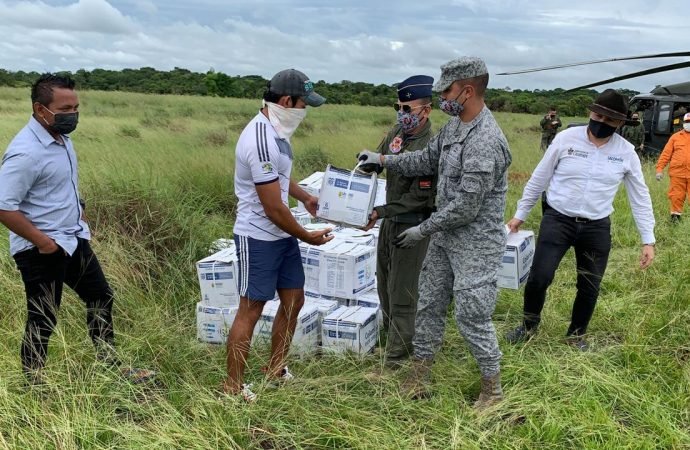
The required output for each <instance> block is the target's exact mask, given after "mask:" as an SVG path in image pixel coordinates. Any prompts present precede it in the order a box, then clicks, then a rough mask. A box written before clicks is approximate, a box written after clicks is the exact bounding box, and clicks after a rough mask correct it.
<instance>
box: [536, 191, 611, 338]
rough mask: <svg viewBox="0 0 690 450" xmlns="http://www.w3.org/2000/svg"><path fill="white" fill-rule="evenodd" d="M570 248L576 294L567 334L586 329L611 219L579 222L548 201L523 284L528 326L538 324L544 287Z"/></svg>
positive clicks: (604, 259)
mask: <svg viewBox="0 0 690 450" xmlns="http://www.w3.org/2000/svg"><path fill="white" fill-rule="evenodd" d="M570 247H574V248H575V259H576V263H577V294H576V296H575V303H574V304H573V313H572V319H571V322H570V327H569V328H568V333H567V334H568V335H581V334H584V333H585V332H586V331H587V326H588V325H589V321H590V319H591V318H592V314H593V313H594V307H595V305H596V303H597V298H598V297H599V285H600V284H601V279H602V278H603V276H604V271H605V270H606V264H607V262H608V258H609V252H610V251H611V220H610V219H609V218H608V217H606V218H604V219H601V220H596V221H591V222H578V221H576V220H575V219H574V218H572V217H568V216H564V215H563V214H561V213H559V212H557V211H556V210H554V209H553V208H551V207H549V206H548V204H547V207H546V211H545V212H544V216H543V218H542V221H541V226H540V227H539V237H538V239H537V247H536V250H535V254H534V261H533V262H532V269H531V271H530V274H529V278H528V280H527V284H526V285H525V297H524V299H525V303H524V325H525V327H526V328H527V329H533V328H536V326H537V325H539V321H540V315H541V310H542V309H543V308H544V302H545V301H546V290H547V288H548V287H549V286H550V285H551V282H552V281H553V277H554V275H555V273H556V269H557V268H558V265H559V264H560V262H561V259H563V256H564V255H565V252H566V251H568V249H569V248H570Z"/></svg>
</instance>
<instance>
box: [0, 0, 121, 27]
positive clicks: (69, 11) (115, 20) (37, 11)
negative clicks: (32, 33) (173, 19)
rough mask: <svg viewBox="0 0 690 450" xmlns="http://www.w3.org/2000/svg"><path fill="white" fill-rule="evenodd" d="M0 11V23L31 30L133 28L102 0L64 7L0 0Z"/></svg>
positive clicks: (91, 0)
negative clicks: (0, 13) (0, 11)
mask: <svg viewBox="0 0 690 450" xmlns="http://www.w3.org/2000/svg"><path fill="white" fill-rule="evenodd" d="M0 10H2V15H0V24H3V25H13V26H15V27H22V28H28V29H33V30H62V31H71V32H78V31H92V32H97V33H101V34H118V33H127V32H130V31H131V30H132V29H133V28H134V26H133V23H132V22H131V21H130V19H128V18H127V17H125V16H124V15H123V14H122V13H120V11H118V10H117V9H115V8H114V7H112V6H111V5H110V4H109V3H108V2H107V1H105V0H79V1H78V2H77V3H73V4H70V5H67V6H50V5H47V4H45V3H43V2H41V1H31V2H18V3H15V4H12V3H8V2H6V1H0Z"/></svg>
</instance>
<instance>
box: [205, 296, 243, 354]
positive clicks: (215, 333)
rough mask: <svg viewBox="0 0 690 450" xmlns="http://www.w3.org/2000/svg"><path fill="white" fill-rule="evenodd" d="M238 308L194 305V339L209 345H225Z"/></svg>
mask: <svg viewBox="0 0 690 450" xmlns="http://www.w3.org/2000/svg"><path fill="white" fill-rule="evenodd" d="M237 309H238V308H218V307H215V306H208V305H205V304H203V303H201V302H199V303H197V304H196V338H197V339H198V340H200V341H201V342H206V343H209V344H225V342H226V341H227V339H228V334H229V332H230V327H232V322H233V321H234V320H235V315H237Z"/></svg>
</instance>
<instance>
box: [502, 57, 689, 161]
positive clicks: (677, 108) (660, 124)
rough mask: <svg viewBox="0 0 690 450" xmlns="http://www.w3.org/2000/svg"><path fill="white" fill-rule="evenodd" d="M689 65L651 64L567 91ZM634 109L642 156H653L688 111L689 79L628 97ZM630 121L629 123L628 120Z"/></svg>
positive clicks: (623, 59) (685, 62) (610, 60)
mask: <svg viewBox="0 0 690 450" xmlns="http://www.w3.org/2000/svg"><path fill="white" fill-rule="evenodd" d="M686 56H690V52H672V53H657V54H653V55H639V56H627V57H622V58H608V59H598V60H593V61H583V62H576V63H568V64H560V65H555V66H546V67H537V68H533V69H524V70H518V71H514V72H502V73H499V74H497V75H517V74H522V73H531V72H540V71H543V70H554V69H562V68H565V67H575V66H584V65H590V64H600V63H605V62H612V61H629V60H639V59H652V58H677V57H686ZM687 67H690V61H684V62H680V63H675V64H668V65H664V66H659V67H654V68H651V69H646V70H642V71H639V72H633V73H629V74H625V75H621V76H618V77H614V78H609V79H607V80H602V81H596V82H594V83H589V84H586V85H583V86H577V87H574V88H572V89H568V90H566V92H573V91H577V90H580V89H589V88H592V87H596V86H601V85H604V84H609V83H614V82H616V81H621V80H627V79H630V78H637V77H642V76H645V75H652V74H655V73H660V72H667V71H670V70H677V69H683V68H687ZM633 112H637V113H638V114H639V115H640V116H641V117H640V119H641V120H642V123H643V124H644V129H645V143H644V152H643V156H645V157H650V158H654V157H656V156H658V155H659V153H661V151H662V150H663V149H664V146H665V145H666V142H668V140H669V138H670V137H671V135H672V134H673V133H674V132H676V131H678V130H680V129H682V126H683V124H682V118H683V114H684V113H686V112H690V81H687V82H683V83H677V84H671V85H667V86H657V87H656V88H654V89H653V90H652V91H651V92H650V93H648V94H638V95H635V96H634V97H632V98H631V99H629V111H628V115H629V116H630V115H632V113H633ZM628 124H629V123H628Z"/></svg>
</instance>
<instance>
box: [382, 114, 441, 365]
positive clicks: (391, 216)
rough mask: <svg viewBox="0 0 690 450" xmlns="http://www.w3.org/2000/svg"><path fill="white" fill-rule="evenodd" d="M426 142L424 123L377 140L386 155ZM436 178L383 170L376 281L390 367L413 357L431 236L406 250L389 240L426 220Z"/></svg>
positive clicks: (395, 129) (427, 133)
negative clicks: (416, 129)
mask: <svg viewBox="0 0 690 450" xmlns="http://www.w3.org/2000/svg"><path fill="white" fill-rule="evenodd" d="M430 139H431V123H430V122H429V121H428V120H427V122H426V124H425V125H424V126H423V127H422V129H421V130H420V131H419V132H418V133H417V134H415V135H413V136H406V135H405V134H404V133H403V132H402V129H401V128H400V126H399V125H396V126H395V127H393V129H392V130H391V131H390V132H389V133H388V135H387V136H386V138H385V139H384V140H383V141H382V142H381V144H380V145H379V147H378V151H379V152H380V153H382V154H384V155H393V154H400V153H405V152H414V151H416V150H421V149H423V148H425V147H426V144H427V143H428V142H429V140H430ZM436 179H437V177H436V175H429V176H421V177H405V176H402V175H400V174H398V173H396V172H387V173H386V204H385V205H383V206H377V207H376V208H375V209H376V212H377V213H378V215H379V217H380V218H383V224H382V225H381V230H380V232H379V241H378V249H377V251H378V255H377V268H376V278H377V284H378V292H379V300H380V301H381V309H382V311H383V316H384V330H385V332H386V333H387V339H386V349H385V355H386V361H387V363H388V364H389V365H391V364H392V365H394V364H396V362H399V361H401V360H404V359H406V358H408V357H409V356H410V355H411V354H412V338H413V337H414V327H415V314H416V311H417V300H418V299H419V289H418V285H419V272H420V271H421V269H422V262H423V261H424V257H425V255H426V250H427V247H428V245H429V238H426V239H424V240H422V241H420V242H419V243H418V244H417V245H416V246H414V247H413V248H410V249H403V248H398V247H396V246H395V245H394V244H393V242H394V241H395V238H396V237H397V236H398V235H399V234H400V233H402V232H403V231H405V230H407V229H408V228H411V227H413V226H416V225H419V224H420V223H422V222H423V221H424V220H425V219H427V218H428V217H429V215H430V214H431V212H432V210H433V207H434V198H435V196H436V185H437V183H436Z"/></svg>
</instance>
